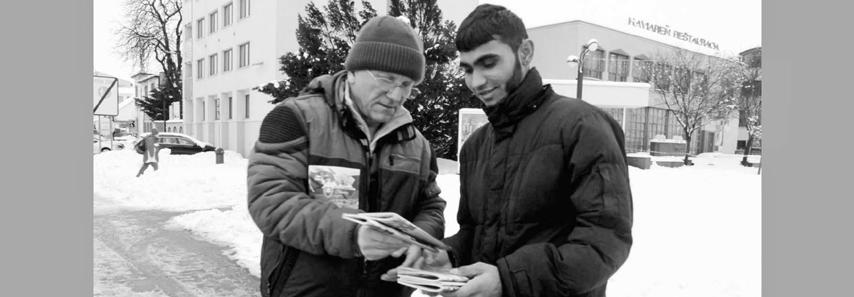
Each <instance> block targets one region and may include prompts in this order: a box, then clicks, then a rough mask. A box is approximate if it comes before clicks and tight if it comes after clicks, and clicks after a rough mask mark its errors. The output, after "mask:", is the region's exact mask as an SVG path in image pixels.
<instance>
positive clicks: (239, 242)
mask: <svg viewBox="0 0 854 297" xmlns="http://www.w3.org/2000/svg"><path fill="white" fill-rule="evenodd" d="M166 227H167V228H170V229H185V230H190V231H192V232H193V234H196V235H198V236H200V237H202V238H204V239H205V240H207V241H210V242H212V243H215V244H218V245H221V246H225V247H227V249H226V251H225V255H226V256H228V257H229V258H230V259H232V260H234V261H236V262H237V264H238V265H240V266H242V267H246V268H247V269H249V273H251V274H252V275H254V276H257V277H261V267H260V266H259V263H260V262H259V261H260V259H261V239H262V237H263V235H262V234H261V231H260V230H258V227H256V226H255V224H254V223H253V222H252V218H251V217H250V216H249V212H248V211H247V208H246V204H245V203H244V204H243V205H239V206H235V207H233V208H232V209H230V210H226V211H222V210H219V209H209V210H202V211H196V212H191V213H188V214H184V215H180V216H177V217H174V218H172V219H171V220H169V222H167V223H166Z"/></svg>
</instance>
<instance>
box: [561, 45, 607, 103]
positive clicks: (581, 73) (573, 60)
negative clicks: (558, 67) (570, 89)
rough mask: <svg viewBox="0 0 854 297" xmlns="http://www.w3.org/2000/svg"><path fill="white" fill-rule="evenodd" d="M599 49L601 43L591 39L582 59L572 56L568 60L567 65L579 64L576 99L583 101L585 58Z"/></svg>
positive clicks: (585, 46)
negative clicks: (582, 85) (582, 87)
mask: <svg viewBox="0 0 854 297" xmlns="http://www.w3.org/2000/svg"><path fill="white" fill-rule="evenodd" d="M598 48H599V41H597V40H596V39H592V38H591V39H590V40H589V41H587V44H585V45H584V46H583V47H582V49H581V55H580V57H576V56H575V55H571V56H569V57H567V58H566V63H578V75H577V76H576V80H577V81H578V83H577V84H576V86H575V97H576V98H578V99H579V100H581V84H582V83H583V82H584V68H583V67H584V56H586V55H587V53H589V52H590V51H595V50H596V49H598Z"/></svg>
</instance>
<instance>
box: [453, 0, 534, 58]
mask: <svg viewBox="0 0 854 297" xmlns="http://www.w3.org/2000/svg"><path fill="white" fill-rule="evenodd" d="M527 38H528V32H527V31H526V30H525V24H524V23H523V22H522V19H520V18H519V17H518V16H516V15H515V14H513V13H512V12H510V11H509V10H507V8H504V6H500V5H492V4H482V5H480V6H478V7H477V8H475V10H474V11H473V12H472V13H471V14H469V16H468V17H466V19H465V20H463V22H462V23H461V24H460V28H459V32H457V38H456V40H455V42H456V45H457V50H459V51H461V52H467V51H470V50H472V49H474V48H476V47H478V46H481V45H482V44H484V43H487V42H489V41H491V40H493V39H497V40H500V41H502V42H504V43H506V44H507V45H510V48H512V49H513V51H516V50H517V49H519V45H520V44H522V40H524V39H527Z"/></svg>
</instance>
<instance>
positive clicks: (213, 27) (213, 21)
mask: <svg viewBox="0 0 854 297" xmlns="http://www.w3.org/2000/svg"><path fill="white" fill-rule="evenodd" d="M216 15H217V11H216V10H214V12H211V14H210V15H208V17H209V18H210V19H211V22H210V27H211V28H210V33H211V34H213V33H214V32H216Z"/></svg>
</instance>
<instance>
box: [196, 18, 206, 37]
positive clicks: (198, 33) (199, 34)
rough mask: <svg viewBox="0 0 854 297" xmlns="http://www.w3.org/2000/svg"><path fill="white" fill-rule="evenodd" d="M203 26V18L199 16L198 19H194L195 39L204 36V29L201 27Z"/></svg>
mask: <svg viewBox="0 0 854 297" xmlns="http://www.w3.org/2000/svg"><path fill="white" fill-rule="evenodd" d="M204 26H205V18H200V19H199V20H198V21H196V38H197V39H202V37H205V30H202V28H204Z"/></svg>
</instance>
